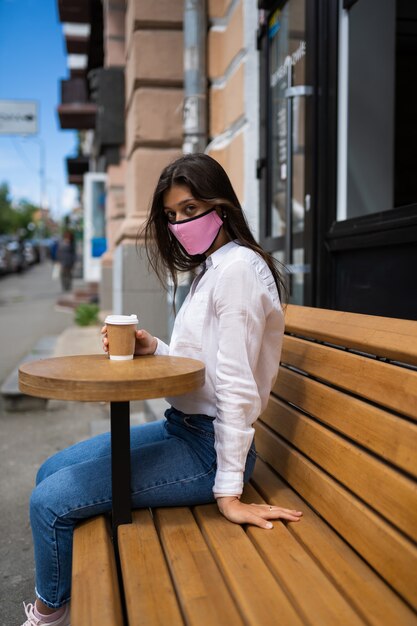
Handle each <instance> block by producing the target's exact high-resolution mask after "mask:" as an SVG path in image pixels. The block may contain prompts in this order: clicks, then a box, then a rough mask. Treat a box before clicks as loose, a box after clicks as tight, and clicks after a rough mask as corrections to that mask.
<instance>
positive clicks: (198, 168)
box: [140, 153, 286, 300]
mask: <svg viewBox="0 0 417 626" xmlns="http://www.w3.org/2000/svg"><path fill="white" fill-rule="evenodd" d="M173 185H186V186H187V187H188V188H189V189H190V191H191V193H192V195H193V197H194V198H195V199H196V200H199V201H201V202H206V203H209V204H211V205H215V206H218V207H220V208H221V211H222V214H223V215H224V216H225V219H224V221H223V228H224V229H225V231H226V233H227V235H228V236H229V238H230V240H231V241H236V242H237V243H239V244H240V245H242V246H246V247H247V248H250V249H251V250H254V252H256V253H257V254H259V256H261V257H262V258H263V259H264V261H265V263H266V264H267V265H268V267H269V269H270V270H271V273H272V276H273V277H274V280H275V283H276V286H277V289H278V293H279V296H280V299H281V300H282V299H283V297H284V295H285V294H286V287H285V283H284V280H283V278H282V276H281V273H280V271H279V269H278V266H279V262H278V261H276V259H274V257H273V256H272V255H271V254H269V252H266V251H265V250H264V249H263V248H262V247H261V246H260V245H259V244H258V243H257V242H256V240H255V238H254V237H253V235H252V233H251V231H250V228H249V225H248V223H247V220H246V217H245V215H244V213H243V210H242V207H241V206H240V203H239V200H238V198H237V196H236V194H235V191H234V189H233V187H232V184H231V182H230V180H229V177H228V176H227V174H226V172H225V171H224V169H223V168H222V166H221V165H220V163H218V162H217V161H216V160H215V159H213V158H211V157H210V156H208V155H207V154H200V153H197V154H186V155H183V156H181V157H180V158H179V159H177V160H176V161H174V162H173V163H170V164H169V165H168V166H167V167H165V169H164V170H162V173H161V175H160V178H159V181H158V183H157V185H156V188H155V191H154V194H153V198H152V203H151V208H150V213H149V217H148V219H147V221H146V223H145V225H144V227H143V230H142V231H141V233H140V236H142V235H143V234H144V238H145V246H146V253H147V256H148V259H149V263H150V265H151V267H152V268H153V269H154V271H155V272H156V274H157V276H158V278H159V280H160V281H161V283H162V284H163V285H164V287H165V288H166V285H167V275H166V271H167V270H168V273H169V275H170V276H171V278H172V282H173V284H174V291H176V288H177V284H178V283H177V273H178V272H183V271H187V270H193V269H195V268H196V267H198V266H199V265H200V264H201V263H202V262H203V261H204V260H205V256H204V255H195V256H190V255H189V254H187V252H186V251H185V250H184V248H183V247H182V246H181V245H180V244H179V242H178V241H177V239H176V238H175V237H174V235H173V234H172V233H171V231H170V230H169V229H168V228H167V224H168V220H167V217H166V215H165V213H164V193H165V192H166V191H168V189H170V188H171V187H172V186H173Z"/></svg>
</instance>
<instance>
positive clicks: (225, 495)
mask: <svg viewBox="0 0 417 626" xmlns="http://www.w3.org/2000/svg"><path fill="white" fill-rule="evenodd" d="M213 495H214V497H215V498H216V500H217V498H237V499H238V500H240V495H239V496H238V495H237V494H235V493H214V494H213Z"/></svg>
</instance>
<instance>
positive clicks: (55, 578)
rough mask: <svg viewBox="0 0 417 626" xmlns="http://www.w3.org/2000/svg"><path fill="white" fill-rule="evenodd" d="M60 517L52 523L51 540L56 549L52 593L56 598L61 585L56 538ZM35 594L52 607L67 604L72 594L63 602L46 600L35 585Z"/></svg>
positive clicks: (55, 607) (56, 607)
mask: <svg viewBox="0 0 417 626" xmlns="http://www.w3.org/2000/svg"><path fill="white" fill-rule="evenodd" d="M58 519H59V518H58V517H57V516H56V517H55V520H54V522H53V524H52V525H51V527H52V529H53V539H52V541H51V544H52V546H53V550H54V565H55V567H54V571H53V573H52V579H53V590H52V595H53V596H54V598H56V596H57V595H58V587H59V575H60V574H59V572H60V567H59V555H58V542H57V538H56V523H57V521H58ZM35 594H36V595H37V597H38V598H39V599H40V600H41V601H42V602H44V604H46V606H49V608H51V609H59V608H60V607H61V606H63V605H64V604H66V603H67V602H69V599H70V596H69V597H68V599H65V600H63V601H62V602H49V601H48V600H46V599H45V598H44V597H43V596H42V595H41V594H40V593H39V591H38V589H37V587H36V586H35Z"/></svg>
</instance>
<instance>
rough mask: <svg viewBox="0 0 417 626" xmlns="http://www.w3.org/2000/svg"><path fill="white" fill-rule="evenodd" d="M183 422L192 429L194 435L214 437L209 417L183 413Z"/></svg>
mask: <svg viewBox="0 0 417 626" xmlns="http://www.w3.org/2000/svg"><path fill="white" fill-rule="evenodd" d="M184 424H186V426H187V427H188V428H190V429H191V430H193V431H194V432H195V434H196V435H201V436H202V437H207V438H209V439H214V427H213V422H212V420H210V419H209V418H207V417H200V416H196V415H185V416H184Z"/></svg>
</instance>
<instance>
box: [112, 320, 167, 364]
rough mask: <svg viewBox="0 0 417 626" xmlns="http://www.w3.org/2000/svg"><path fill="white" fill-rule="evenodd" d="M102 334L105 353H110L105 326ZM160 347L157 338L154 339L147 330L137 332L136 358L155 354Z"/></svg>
mask: <svg viewBox="0 0 417 626" xmlns="http://www.w3.org/2000/svg"><path fill="white" fill-rule="evenodd" d="M101 334H102V339H101V341H102V344H103V350H104V352H108V351H109V340H108V339H107V326H106V325H104V326H103V328H102V329H101ZM157 345H158V340H157V338H156V337H153V336H152V335H151V334H150V333H148V331H147V330H144V329H143V328H142V329H141V330H137V331H136V345H135V355H136V356H144V355H145V354H154V353H155V350H156V347H157Z"/></svg>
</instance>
